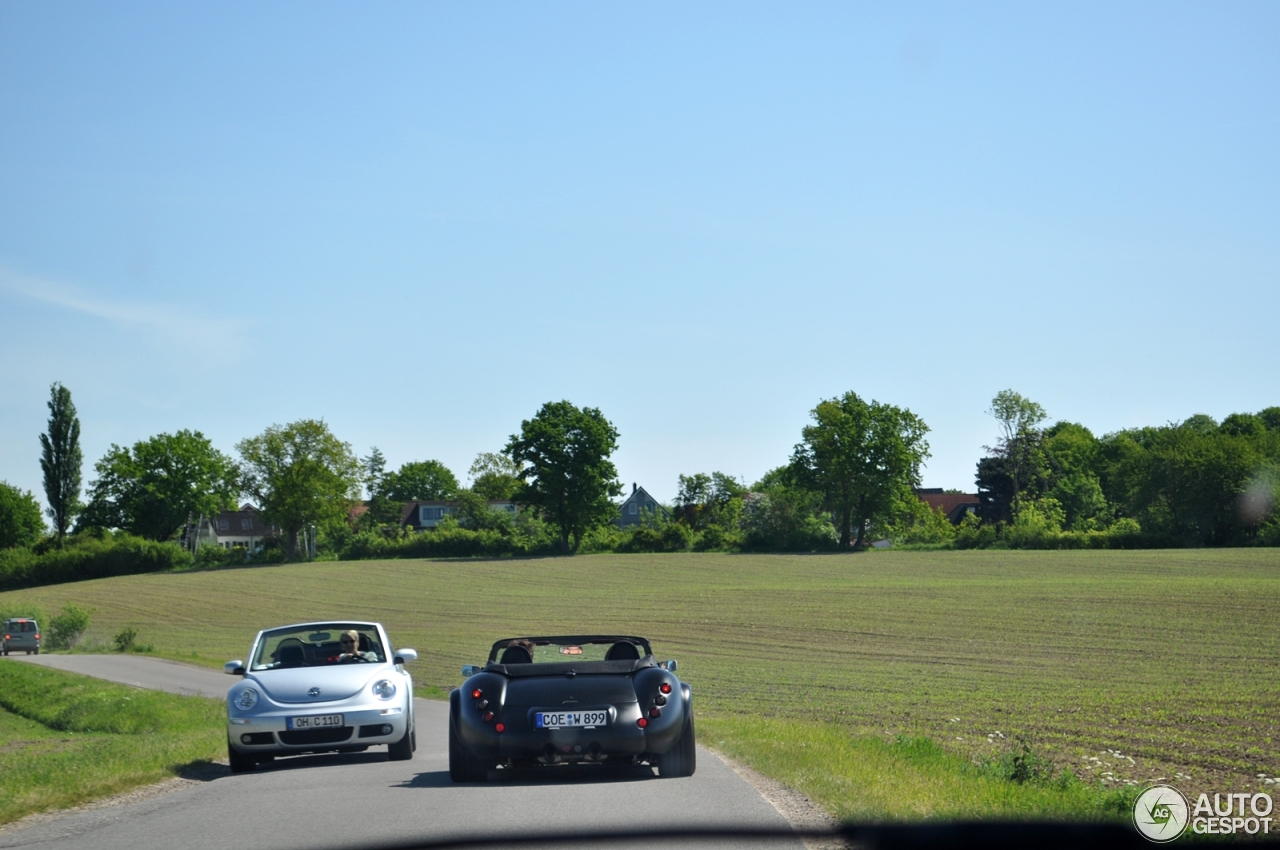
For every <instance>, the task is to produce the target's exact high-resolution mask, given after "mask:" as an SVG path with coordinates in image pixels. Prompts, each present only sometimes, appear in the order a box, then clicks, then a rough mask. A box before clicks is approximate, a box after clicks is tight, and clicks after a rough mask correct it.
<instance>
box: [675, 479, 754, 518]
mask: <svg viewBox="0 0 1280 850" xmlns="http://www.w3.org/2000/svg"><path fill="white" fill-rule="evenodd" d="M746 491H747V488H746V487H744V486H742V484H740V483H738V480H737V479H736V478H734V477H733V476H732V475H725V474H724V473H723V472H713V473H711V474H710V475H707V474H706V473H705V472H698V473H695V474H693V475H681V476H680V477H679V479H678V486H677V491H676V507H675V512H674V513H675V516H676V519H677V520H678V521H680V522H683V523H684V524H685V525H687V526H689V527H690V528H692V529H694V530H695V531H702V530H704V529H706V528H709V527H711V526H713V525H718V526H721V527H725V526H726V524H727V523H729V522H730V521H734V522H736V520H737V519H738V517H739V515H740V514H741V511H740V510H738V511H735V510H733V509H731V508H730V507H729V505H730V504H731V503H732V502H733V500H734V499H738V500H741V499H742V496H743V494H744V493H746Z"/></svg>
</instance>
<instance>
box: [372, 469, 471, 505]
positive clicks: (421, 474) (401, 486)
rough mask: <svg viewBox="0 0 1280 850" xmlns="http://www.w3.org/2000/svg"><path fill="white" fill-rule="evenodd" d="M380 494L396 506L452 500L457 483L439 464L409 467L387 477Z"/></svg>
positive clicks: (382, 483) (451, 474)
mask: <svg viewBox="0 0 1280 850" xmlns="http://www.w3.org/2000/svg"><path fill="white" fill-rule="evenodd" d="M381 485H382V486H381V492H382V495H385V496H386V497H387V498H388V499H390V500H391V501H393V502H411V501H413V500H415V499H452V498H453V497H454V496H455V495H456V494H457V492H458V479H457V478H456V477H455V476H454V474H453V473H452V472H451V471H450V470H449V468H448V467H447V466H445V465H444V464H443V463H441V462H440V461H438V460H418V461H412V462H410V463H406V464H405V465H404V466H402V467H400V469H399V471H397V472H390V473H387V475H386V476H384V477H383V479H382V482H381Z"/></svg>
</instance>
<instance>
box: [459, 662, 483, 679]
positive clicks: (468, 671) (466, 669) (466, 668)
mask: <svg viewBox="0 0 1280 850" xmlns="http://www.w3.org/2000/svg"><path fill="white" fill-rule="evenodd" d="M481 669H482V668H480V667H477V666H476V665H474V664H463V665H462V675H464V676H466V677H467V678H468V679H470V678H471V677H472V676H474V675H475V674H477V673H479V672H480V670H481Z"/></svg>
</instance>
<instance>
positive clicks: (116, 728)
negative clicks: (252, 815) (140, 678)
mask: <svg viewBox="0 0 1280 850" xmlns="http://www.w3.org/2000/svg"><path fill="white" fill-rule="evenodd" d="M225 711H226V709H225V708H224V707H223V705H222V703H221V702H220V701H218V700H209V699H203V698H200V697H185V696H175V695H172V694H165V693H160V692H157V691H144V690H139V689H137V688H130V687H127V686H125V685H116V684H112V683H109V682H103V681H101V680H99V679H92V678H89V677H87V676H77V675H74V674H72V673H64V672H61V671H58V670H50V669H48V668H44V667H37V666H36V665H33V664H22V663H19V662H10V661H5V662H0V824H5V823H10V822H12V821H15V820H17V819H18V818H21V817H23V816H25V815H29V814H32V813H34V812H41V811H48V810H50V809H60V808H66V807H68V806H75V805H78V804H80V803H84V802H86V801H88V800H92V799H95V798H98V797H104V796H108V795H111V794H118V793H120V792H123V791H127V790H129V789H131V788H136V787H138V786H140V785H147V784H150V783H152V782H158V781H160V780H162V779H167V778H169V777H172V776H177V775H179V774H181V773H182V771H183V770H184V768H186V767H188V766H190V765H192V764H194V763H196V762H201V761H209V760H212V759H216V758H218V757H219V756H220V755H221V754H222V753H223V752H224V750H225V747H226V732H225V722H226V721H225Z"/></svg>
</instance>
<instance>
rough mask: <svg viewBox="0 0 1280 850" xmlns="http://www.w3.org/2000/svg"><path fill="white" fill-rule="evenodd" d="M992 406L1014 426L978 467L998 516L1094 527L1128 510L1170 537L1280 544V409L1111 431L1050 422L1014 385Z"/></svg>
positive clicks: (1149, 529) (985, 501) (986, 513)
mask: <svg viewBox="0 0 1280 850" xmlns="http://www.w3.org/2000/svg"><path fill="white" fill-rule="evenodd" d="M992 413H993V415H994V416H995V417H996V418H997V419H998V420H999V421H1000V423H1001V425H1002V429H1003V433H1002V435H1001V439H1000V441H999V443H998V444H997V445H996V446H994V447H991V448H989V449H988V452H989V454H988V455H987V456H986V457H984V458H982V459H981V460H980V461H979V462H978V469H977V485H978V495H979V498H980V499H981V501H982V505H981V508H980V511H979V516H980V518H981V520H982V522H983V523H985V524H987V525H998V524H1003V525H1009V526H1011V525H1015V524H1017V523H1018V522H1019V521H1020V520H1021V521H1023V522H1024V524H1025V522H1026V521H1027V518H1028V517H1032V518H1034V520H1035V521H1036V522H1039V523H1042V524H1047V525H1048V526H1049V527H1050V528H1057V529H1061V530H1064V531H1072V532H1091V531H1098V530H1102V529H1106V528H1108V527H1112V526H1114V525H1115V524H1116V523H1117V522H1119V521H1121V520H1123V521H1125V523H1126V526H1128V527H1133V526H1134V525H1135V524H1136V526H1137V527H1138V528H1140V529H1141V531H1142V532H1144V533H1145V534H1147V535H1149V536H1150V537H1152V538H1153V540H1160V541H1164V542H1165V543H1167V544H1168V545H1180V546H1228V545H1246V544H1250V543H1257V542H1266V543H1270V542H1280V540H1277V541H1272V539H1271V535H1273V534H1275V533H1276V531H1275V530H1273V529H1272V523H1274V522H1276V521H1280V517H1277V516H1276V513H1275V511H1274V507H1275V505H1276V503H1277V499H1278V498H1280V407H1269V408H1267V409H1265V410H1262V411H1259V412H1258V413H1234V414H1232V415H1230V416H1228V417H1226V418H1225V419H1224V420H1223V421H1222V422H1221V423H1219V422H1216V421H1214V420H1213V419H1212V418H1211V417H1208V416H1204V415H1197V416H1192V417H1191V418H1189V419H1187V420H1185V421H1183V422H1180V423H1170V424H1167V425H1162V426H1155V427H1147V428H1133V429H1128V430H1124V431H1118V432H1116V433H1112V434H1106V435H1104V436H1102V437H1096V436H1094V434H1093V433H1092V432H1091V431H1090V430H1089V429H1088V428H1086V427H1084V426H1083V425H1080V424H1077V423H1073V422H1057V423H1055V424H1054V425H1051V426H1049V427H1042V423H1043V422H1044V421H1045V420H1046V418H1047V416H1046V414H1045V411H1044V409H1043V408H1042V407H1041V406H1040V405H1038V404H1036V403H1035V402H1033V401H1031V400H1029V399H1026V398H1024V397H1022V396H1021V395H1019V394H1018V393H1015V392H1013V391H1011V390H1006V391H1005V392H1002V393H1000V394H999V395H998V396H997V397H996V398H995V400H994V401H993V403H992ZM1260 538H1263V539H1260Z"/></svg>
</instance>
